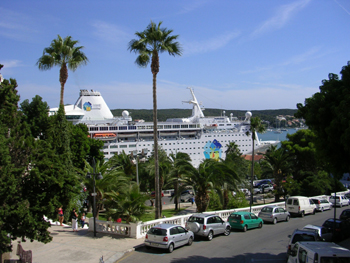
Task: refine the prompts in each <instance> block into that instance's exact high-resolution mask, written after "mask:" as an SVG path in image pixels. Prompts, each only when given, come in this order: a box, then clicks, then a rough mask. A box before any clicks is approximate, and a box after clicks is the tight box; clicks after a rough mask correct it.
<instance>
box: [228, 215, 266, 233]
mask: <svg viewBox="0 0 350 263" xmlns="http://www.w3.org/2000/svg"><path fill="white" fill-rule="evenodd" d="M227 222H229V223H230V226H231V229H232V228H233V229H240V230H243V232H246V231H247V229H251V228H257V227H258V228H262V226H263V223H264V222H263V220H262V219H261V218H260V217H257V216H256V215H255V214H254V213H250V212H233V213H232V214H231V215H230V216H229V217H228V219H227Z"/></svg>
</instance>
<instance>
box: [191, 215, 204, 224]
mask: <svg viewBox="0 0 350 263" xmlns="http://www.w3.org/2000/svg"><path fill="white" fill-rule="evenodd" d="M188 222H197V223H198V224H202V225H203V224H204V218H203V217H196V216H191V217H190V218H189V219H188Z"/></svg>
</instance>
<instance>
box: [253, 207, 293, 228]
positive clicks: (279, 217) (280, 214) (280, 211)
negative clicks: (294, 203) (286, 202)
mask: <svg viewBox="0 0 350 263" xmlns="http://www.w3.org/2000/svg"><path fill="white" fill-rule="evenodd" d="M258 217H260V218H261V219H262V220H263V221H264V222H270V223H274V224H276V223H277V222H278V221H287V222H288V221H289V219H290V214H289V212H288V211H286V210H285V209H284V208H283V207H280V206H277V205H267V206H264V207H263V208H262V209H261V211H260V212H259V215H258Z"/></svg>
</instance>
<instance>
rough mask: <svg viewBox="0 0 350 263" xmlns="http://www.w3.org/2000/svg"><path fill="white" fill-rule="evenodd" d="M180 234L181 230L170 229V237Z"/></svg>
mask: <svg viewBox="0 0 350 263" xmlns="http://www.w3.org/2000/svg"><path fill="white" fill-rule="evenodd" d="M176 234H179V230H177V227H173V228H171V229H170V235H176Z"/></svg>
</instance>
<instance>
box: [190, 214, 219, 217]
mask: <svg viewBox="0 0 350 263" xmlns="http://www.w3.org/2000/svg"><path fill="white" fill-rule="evenodd" d="M192 216H196V217H209V216H215V214H202V213H197V214H193V215H192Z"/></svg>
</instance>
